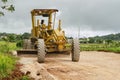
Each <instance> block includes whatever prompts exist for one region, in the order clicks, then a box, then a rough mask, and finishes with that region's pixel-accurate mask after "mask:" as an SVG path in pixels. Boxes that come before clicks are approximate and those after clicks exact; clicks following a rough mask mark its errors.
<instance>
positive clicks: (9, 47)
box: [0, 41, 18, 53]
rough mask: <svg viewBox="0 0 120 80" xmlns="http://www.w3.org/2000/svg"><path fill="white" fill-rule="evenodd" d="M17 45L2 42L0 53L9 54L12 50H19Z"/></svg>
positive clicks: (0, 42) (0, 43)
mask: <svg viewBox="0 0 120 80" xmlns="http://www.w3.org/2000/svg"><path fill="white" fill-rule="evenodd" d="M17 49H18V47H16V43H11V42H5V41H0V52H1V53H8V52H9V51H11V50H17Z"/></svg>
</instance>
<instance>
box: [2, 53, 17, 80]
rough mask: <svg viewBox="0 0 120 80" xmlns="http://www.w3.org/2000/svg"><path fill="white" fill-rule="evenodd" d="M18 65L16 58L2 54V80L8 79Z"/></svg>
mask: <svg viewBox="0 0 120 80" xmlns="http://www.w3.org/2000/svg"><path fill="white" fill-rule="evenodd" d="M15 64H16V58H15V57H13V56H10V55H4V54H1V53H0V80H1V79H2V78H5V77H8V76H9V74H10V73H11V71H12V70H13V69H14V66H15Z"/></svg>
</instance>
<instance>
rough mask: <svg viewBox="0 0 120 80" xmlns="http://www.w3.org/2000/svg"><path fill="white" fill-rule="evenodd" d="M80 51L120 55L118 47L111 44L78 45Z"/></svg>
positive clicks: (119, 47)
mask: <svg viewBox="0 0 120 80" xmlns="http://www.w3.org/2000/svg"><path fill="white" fill-rule="evenodd" d="M80 50H81V51H105V52H115V53H120V45H117V46H116V44H114V43H111V44H109V45H108V44H94V43H93V44H80Z"/></svg>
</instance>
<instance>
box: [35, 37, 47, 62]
mask: <svg viewBox="0 0 120 80" xmlns="http://www.w3.org/2000/svg"><path fill="white" fill-rule="evenodd" d="M37 47H38V62H39V63H43V62H44V61H45V54H46V52H45V45H44V40H43V39H38V45H37Z"/></svg>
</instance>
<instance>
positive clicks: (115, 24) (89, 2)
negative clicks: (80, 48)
mask: <svg viewBox="0 0 120 80" xmlns="http://www.w3.org/2000/svg"><path fill="white" fill-rule="evenodd" d="M10 3H12V4H13V5H15V11H14V12H13V13H10V12H6V11H5V16H3V17H0V32H8V33H18V34H19V33H24V32H31V28H32V23H31V14H30V11H31V10H33V9H58V10H59V12H58V13H57V16H56V20H57V21H56V26H55V28H57V24H58V20H59V19H61V20H62V25H61V26H62V28H63V30H65V33H66V35H67V36H72V37H73V36H74V37H77V36H80V37H90V36H98V35H99V36H101V35H107V34H112V33H119V32H120V0H12V1H11V2H10Z"/></svg>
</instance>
